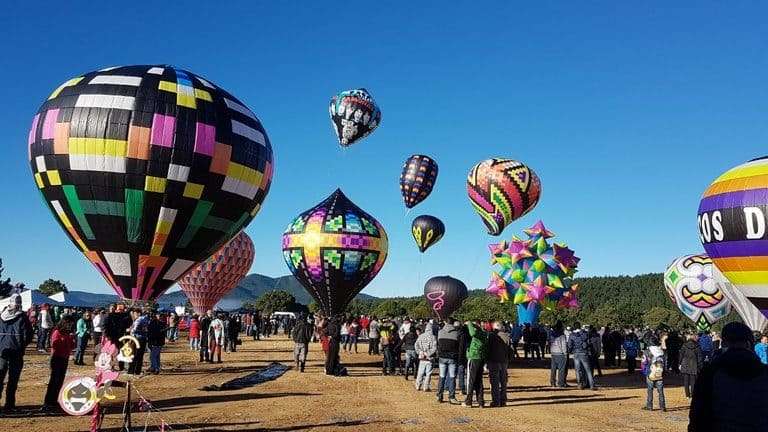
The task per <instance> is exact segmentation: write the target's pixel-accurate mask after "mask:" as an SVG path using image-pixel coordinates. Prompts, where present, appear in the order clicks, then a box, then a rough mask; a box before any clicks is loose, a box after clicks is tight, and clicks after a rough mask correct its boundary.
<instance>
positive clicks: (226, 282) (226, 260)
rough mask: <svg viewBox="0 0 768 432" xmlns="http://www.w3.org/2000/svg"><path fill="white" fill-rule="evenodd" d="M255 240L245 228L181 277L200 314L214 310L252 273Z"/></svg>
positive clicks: (182, 285) (184, 288) (182, 284)
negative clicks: (249, 272) (217, 304)
mask: <svg viewBox="0 0 768 432" xmlns="http://www.w3.org/2000/svg"><path fill="white" fill-rule="evenodd" d="M253 255H254V253H253V242H252V241H251V238H250V237H248V234H246V233H245V231H241V232H240V234H238V235H237V236H235V238H233V239H232V240H230V241H229V243H227V244H226V245H224V247H222V248H221V249H219V250H218V251H217V252H216V253H214V254H213V255H212V256H211V257H210V258H208V259H207V260H205V261H204V262H202V263H200V265H198V266H196V267H195V268H193V269H192V270H190V271H189V272H187V274H185V275H184V276H182V277H181V279H179V285H181V289H182V290H183V291H184V294H186V295H187V298H188V299H189V302H190V303H192V307H194V308H195V312H197V313H198V314H204V313H205V312H206V311H209V310H212V309H213V307H214V306H215V305H216V303H218V302H219V300H221V299H222V298H223V297H224V296H225V295H227V293H229V292H230V291H232V289H233V288H234V287H236V286H237V284H238V283H239V282H240V280H242V279H243V277H244V276H245V275H246V273H248V270H249V269H250V268H251V264H253Z"/></svg>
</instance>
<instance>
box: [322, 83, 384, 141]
mask: <svg viewBox="0 0 768 432" xmlns="http://www.w3.org/2000/svg"><path fill="white" fill-rule="evenodd" d="M328 110H329V112H330V115H331V124H333V129H334V131H336V137H337V138H338V139H339V144H341V146H342V147H349V146H351V145H352V144H354V143H355V142H357V141H358V140H361V139H363V138H365V137H367V136H368V135H370V134H371V132H373V131H374V129H376V128H377V127H378V126H379V123H381V110H379V107H378V105H376V102H375V101H374V100H373V96H371V94H370V93H368V90H366V89H364V88H359V89H354V90H345V91H343V92H341V93H339V94H337V95H335V96H334V97H332V98H331V103H330V105H329V106H328Z"/></svg>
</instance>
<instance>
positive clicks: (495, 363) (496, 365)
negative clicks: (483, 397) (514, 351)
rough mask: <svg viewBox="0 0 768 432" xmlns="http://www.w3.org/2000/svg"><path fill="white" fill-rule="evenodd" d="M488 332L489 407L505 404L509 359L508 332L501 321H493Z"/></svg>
mask: <svg viewBox="0 0 768 432" xmlns="http://www.w3.org/2000/svg"><path fill="white" fill-rule="evenodd" d="M492 328H493V330H491V332H490V333H488V378H489V381H490V382H491V407H503V406H506V405H507V378H508V374H507V367H509V361H510V360H511V357H512V355H511V351H510V343H509V333H507V332H506V331H504V328H503V326H502V325H501V322H499V321H494V322H493V327H492Z"/></svg>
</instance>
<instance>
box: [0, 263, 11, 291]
mask: <svg viewBox="0 0 768 432" xmlns="http://www.w3.org/2000/svg"><path fill="white" fill-rule="evenodd" d="M3 271H5V267H3V259H2V258H0V297H8V296H10V295H11V294H12V291H13V284H11V278H8V279H5V280H3Z"/></svg>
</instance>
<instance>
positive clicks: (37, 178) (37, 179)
mask: <svg viewBox="0 0 768 432" xmlns="http://www.w3.org/2000/svg"><path fill="white" fill-rule="evenodd" d="M35 183H37V187H39V188H40V189H42V188H44V187H45V183H43V176H41V175H40V173H35Z"/></svg>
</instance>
